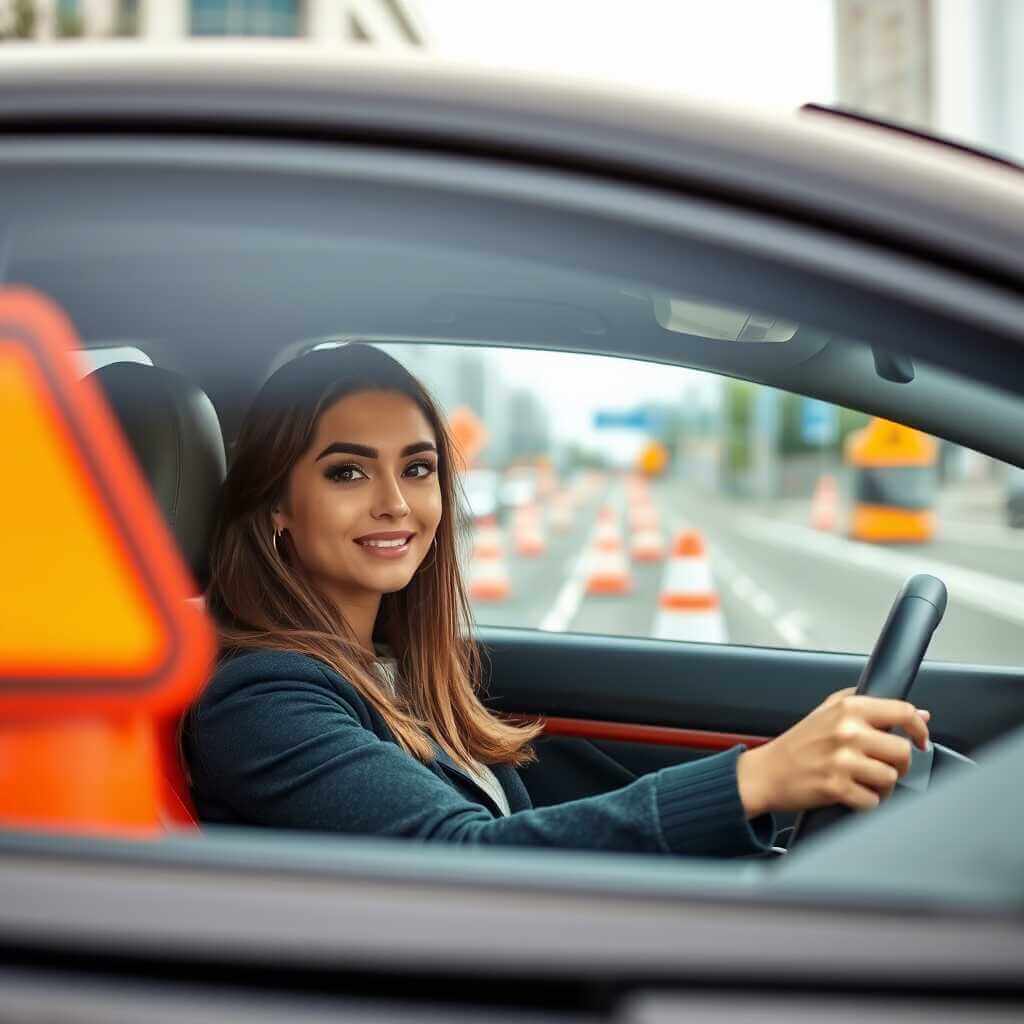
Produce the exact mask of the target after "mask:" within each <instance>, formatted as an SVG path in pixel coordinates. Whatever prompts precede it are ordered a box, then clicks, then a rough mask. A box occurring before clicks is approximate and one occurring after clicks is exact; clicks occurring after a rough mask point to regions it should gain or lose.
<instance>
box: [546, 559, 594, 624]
mask: <svg viewBox="0 0 1024 1024" xmlns="http://www.w3.org/2000/svg"><path fill="white" fill-rule="evenodd" d="M582 561H583V560H582V559H581V560H580V562H581V564H582ZM583 589H584V588H583V573H582V572H581V571H579V567H577V569H576V570H574V571H573V574H572V575H571V576H570V577H569V578H568V579H567V580H566V581H565V583H563V584H562V589H561V590H559V592H558V597H556V598H555V603H554V604H553V605H552V606H551V610H550V611H549V612H548V613H547V615H545V616H544V618H543V619H542V620H541V623H540V626H539V627H538V629H542V630H544V631H545V632H546V633H564V632H565V631H566V630H567V629H568V628H569V623H570V622H572V620H573V619H574V618H575V616H576V612H577V611H579V607H580V602H581V601H582V600H583Z"/></svg>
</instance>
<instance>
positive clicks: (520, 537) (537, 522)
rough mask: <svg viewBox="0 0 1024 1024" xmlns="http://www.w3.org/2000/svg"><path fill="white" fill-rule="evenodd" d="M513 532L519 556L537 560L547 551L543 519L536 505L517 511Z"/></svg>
mask: <svg viewBox="0 0 1024 1024" xmlns="http://www.w3.org/2000/svg"><path fill="white" fill-rule="evenodd" d="M512 532H513V535H514V537H515V546H516V554H517V555H523V556H524V557H526V558H536V557H537V556H538V555H543V554H544V551H545V550H546V549H547V541H546V540H545V538H544V525H543V518H542V516H541V512H540V509H539V508H537V506H536V505H526V506H524V507H523V508H521V509H517V510H516V515H515V521H514V523H513V526H512Z"/></svg>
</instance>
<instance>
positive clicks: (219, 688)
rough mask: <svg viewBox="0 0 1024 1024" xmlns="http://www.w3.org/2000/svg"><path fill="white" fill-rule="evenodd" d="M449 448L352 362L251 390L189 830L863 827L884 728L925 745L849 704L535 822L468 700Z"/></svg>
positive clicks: (352, 357)
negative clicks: (827, 814) (802, 821)
mask: <svg viewBox="0 0 1024 1024" xmlns="http://www.w3.org/2000/svg"><path fill="white" fill-rule="evenodd" d="M451 451H452V450H451V441H450V439H449V436H448V434H447V432H446V429H445V426H444V423H443V421H442V419H441V417H440V415H439V414H438V411H437V409H436V407H435V405H434V403H433V402H432V400H431V399H430V397H429V396H428V395H427V393H426V392H425V391H424V389H423V387H422V386H421V385H420V384H419V383H418V382H417V381H416V379H415V378H413V377H412V376H411V375H410V374H409V373H408V372H407V371H406V370H405V369H404V368H403V367H402V366H401V365H400V364H399V363H397V362H396V361H395V360H394V359H392V358H391V357H390V356H388V355H386V354H385V353H383V352H382V351H380V350H379V349H375V348H373V347H371V346H369V345H364V344H350V345H347V346H344V347H341V348H336V349H327V350H321V351H316V352H312V353H310V354H308V355H305V356H302V357H300V358H299V359H297V360H295V361H293V362H291V363H288V364H287V365H285V366H284V367H283V368H282V369H280V370H278V371H277V373H275V374H274V375H273V376H272V377H271V378H270V380H269V381H268V382H267V383H266V385H265V386H264V388H263V390H262V391H261V393H260V395H259V396H258V398H257V400H256V402H255V404H254V405H253V408H252V409H251V410H250V413H249V415H248V417H247V419H246V421H245V424H244V425H243V428H242V431H241V434H240V436H239V439H238V443H237V446H236V448H235V452H234V458H233V462H232V466H231V470H230V472H229V473H228V477H227V481H226V483H225V486H224V493H223V504H222V509H221V516H220V521H219V524H218V527H217V531H216V535H215V538H214V542H213V547H212V552H211V555H212V582H211V585H210V591H209V604H210V608H211V610H212V612H213V614H214V616H215V617H216V619H217V621H218V624H219V628H220V635H221V642H222V647H223V652H224V656H225V657H224V660H222V662H221V664H220V667H219V669H218V671H217V673H216V675H215V676H214V678H213V680H212V681H211V682H210V684H209V686H208V687H207V689H206V691H205V692H204V694H203V696H202V697H201V699H200V701H199V702H198V704H197V705H196V707H195V708H194V709H193V713H192V714H191V716H190V719H189V723H188V728H187V729H186V731H185V736H184V740H185V751H186V756H187V758H188V761H189V766H190V769H191V782H192V787H193V796H194V799H195V804H196V807H197V809H198V811H199V815H200V817H201V818H202V819H203V820H204V821H206V822H218V823H232V824H239V825H265V826H271V827H274V828H302V829H318V830H327V831H336V832H346V833H362V834H370V835H377V836H404V837H410V838H417V839H436V840H447V841H450V842H460V843H493V844H501V845H519V846H553V847H566V848H576V849H596V850H623V851H631V852H651V853H680V854H705V855H723V856H733V855H742V854H749V853H754V852H759V851H761V850H764V849H765V847H766V846H767V845H768V844H769V843H770V842H771V839H772V818H771V815H770V814H769V813H768V812H770V811H773V810H779V811H794V810H803V809H805V808H811V807H816V806H820V805H823V804H832V803H843V804H846V805H847V806H850V807H854V808H869V807H874V806H875V805H876V804H877V803H878V802H879V800H880V799H881V798H883V797H885V796H886V795H888V793H889V792H890V791H891V789H892V787H893V785H894V784H895V782H896V780H897V778H898V776H899V775H901V774H902V773H903V772H905V771H906V770H907V767H908V765H909V759H910V742H909V741H908V740H907V739H904V738H903V737H901V736H897V735H892V734H890V733H888V732H886V731H884V730H886V729H889V728H891V727H893V726H901V727H902V728H903V729H904V730H905V731H906V733H907V734H908V735H909V736H911V737H912V738H913V739H914V740H915V741H916V742H917V743H918V744H919V745H920V746H922V747H923V746H924V745H925V744H926V743H927V738H928V731H927V726H926V724H925V723H926V721H927V717H928V714H927V712H923V711H917V710H916V709H915V708H914V707H913V706H911V705H910V704H906V703H902V702H898V701H887V700H877V699H873V698H867V697H856V696H852V695H851V691H849V690H845V691H841V692H840V693H837V694H833V695H832V696H831V697H829V698H828V699H827V700H826V701H825V702H824V703H823V704H822V705H821V706H819V707H818V708H817V709H815V710H814V711H813V712H811V714H809V715H808V716H807V717H806V718H805V719H803V720H802V721H801V722H799V723H798V724H797V725H795V726H794V727H793V728H792V729H790V730H789V732H787V733H784V734H783V735H782V736H780V737H778V738H777V739H775V740H773V741H772V742H770V743H768V744H766V745H764V746H762V747H759V748H757V749H755V750H744V748H743V747H735V748H734V749H732V750H729V751H726V752H724V753H721V754H717V755H715V756H713V757H707V758H704V759H702V760H699V761H696V762H691V763H688V764H682V765H677V766H673V767H670V768H664V769H662V770H661V771H658V772H655V773H652V774H649V775H646V776H643V777H642V778H640V779H638V780H636V781H635V782H633V783H631V784H629V785H627V786H625V787H623V788H622V789H619V790H616V791H614V792H611V793H606V794H603V795H600V796H594V797H588V798H586V799H582V800H574V801H572V802H570V803H564V804H560V805H557V806H553V807H545V808H540V809H532V808H531V806H530V799H529V797H528V796H527V793H526V790H525V788H524V786H523V784H522V782H521V781H520V779H519V776H518V775H517V773H516V766H517V765H521V764H524V763H525V762H527V761H529V760H530V757H531V753H530V742H531V741H532V740H533V739H534V738H535V737H536V736H537V734H538V732H539V726H537V725H536V724H528V725H524V724H521V723H514V722H510V721H506V720H504V719H502V718H501V717H499V716H498V715H496V714H494V713H493V712H491V711H489V710H488V709H487V708H486V707H485V706H484V705H483V704H482V703H481V700H480V698H479V696H478V692H477V686H478V678H479V660H478V654H477V650H476V647H475V646H474V643H473V641H472V637H471V629H470V609H469V605H468V602H467V599H466V593H465V589H464V587H463V583H462V580H461V578H460V574H459V568H458V566H457V563H456V534H455V520H456V516H455V511H456V504H455V480H454V475H453V469H452V453H451ZM385 648H387V649H390V653H391V654H392V655H393V658H384V657H382V656H381V654H382V653H387V651H386V650H385Z"/></svg>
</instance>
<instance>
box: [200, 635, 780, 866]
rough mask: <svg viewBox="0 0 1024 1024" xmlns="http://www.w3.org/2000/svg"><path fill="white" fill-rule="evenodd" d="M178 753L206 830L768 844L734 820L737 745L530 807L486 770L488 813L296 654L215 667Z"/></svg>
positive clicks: (753, 828)
mask: <svg viewBox="0 0 1024 1024" xmlns="http://www.w3.org/2000/svg"><path fill="white" fill-rule="evenodd" d="M184 748H185V755H186V759H187V760H188V763H189V768H190V771H191V786H192V797H193V800H194V801H195V805H196V808H197V810H198V812H199V817H200V819H201V820H202V821H204V822H207V823H210V824H214V823H217V824H236V825H250V826H251V825H258V826H259V825H261V826H268V827H271V828H301V829H313V830H320V831H330V832H345V833H350V834H362V835H375V836H396V837H405V838H414V839H427V840H443V841H448V842H456V843H490V844H498V845H508V846H548V847H562V848H573V849H587V850H621V851H626V852H634V853H642V852H647V853H683V854H703V855H722V856H738V855H744V854H751V853H759V852H764V850H765V849H766V848H767V845H768V844H770V842H771V839H772V832H773V822H772V820H771V816H770V815H765V816H764V817H762V818H759V819H756V820H755V821H754V822H749V823H748V821H747V819H746V815H745V814H744V811H743V805H742V803H741V801H740V797H739V792H738V790H737V784H736V759H737V758H738V757H739V755H740V753H742V750H743V748H742V747H735V748H733V749H732V750H729V751H726V752H724V753H722V754H717V755H715V756H713V757H708V758H703V759H702V760H700V761H694V762H691V763H689V764H683V765H677V766H673V767H671V768H664V769H662V770H661V771H659V772H655V773H652V774H650V775H645V776H643V777H642V778H640V779H637V780H636V781H635V782H633V783H630V784H629V785H628V786H625V787H623V788H622V789H618V790H616V791H614V792H612V793H605V794H602V795H600V796H594V797H588V798H586V799H583V800H574V801H571V802H569V803H564V804H559V805H557V806H554V807H544V808H538V809H533V808H532V807H531V805H530V798H529V796H528V795H527V792H526V789H525V787H524V786H523V784H522V782H521V780H520V778H519V775H518V773H517V772H516V770H515V769H514V768H512V767H510V766H508V765H492V766H491V768H492V770H493V772H494V774H495V775H496V776H497V778H498V781H499V782H500V783H501V785H502V788H503V789H504V790H505V793H506V795H507V796H508V801H509V806H510V808H511V810H512V812H513V813H512V814H511V815H509V816H507V817H502V816H501V815H500V814H499V812H498V809H497V807H495V806H494V804H493V802H492V801H491V799H490V798H489V797H488V796H487V794H486V793H485V792H484V791H483V790H481V789H480V788H479V787H478V786H477V785H476V783H475V782H474V781H473V780H472V778H470V776H469V775H467V774H466V773H465V772H464V771H463V770H462V769H460V768H459V767H458V766H457V765H456V764H455V763H454V762H453V761H452V760H451V758H450V757H448V755H447V754H445V753H444V752H443V751H441V750H440V749H438V750H437V755H436V757H435V759H434V761H433V762H432V763H430V764H429V765H426V764H422V763H421V762H420V761H418V760H416V759H415V758H414V757H411V756H410V755H409V754H407V753H405V751H404V750H402V748H401V747H400V746H399V745H398V744H397V742H396V741H395V738H394V736H393V734H392V733H391V731H390V730H389V729H388V727H387V725H386V724H385V722H384V721H383V719H382V718H381V717H380V716H379V715H378V714H377V712H376V711H374V709H373V708H372V707H371V706H370V705H369V704H368V703H367V702H366V701H364V700H363V699H362V698H361V697H360V695H359V693H358V691H357V690H356V688H355V687H354V686H352V684H351V683H349V682H348V681H347V680H345V679H343V678H342V677H341V676H339V675H338V674H337V673H336V672H334V671H332V670H331V669H330V668H328V667H327V665H325V664H323V663H322V662H320V661H319V660H317V659H315V658H310V657H307V656H305V655H302V654H293V653H281V652H276V651H259V652H250V653H246V654H241V655H239V656H237V657H234V658H231V659H230V660H228V661H226V662H224V663H223V664H222V665H221V667H220V668H219V670H218V671H217V673H216V675H215V676H214V678H213V680H212V681H211V682H210V684H209V686H208V687H207V689H206V691H205V692H204V694H203V696H202V697H201V699H200V700H199V703H198V705H197V706H196V708H195V712H194V715H193V716H191V719H190V722H189V725H188V727H187V728H186V730H185V733H184Z"/></svg>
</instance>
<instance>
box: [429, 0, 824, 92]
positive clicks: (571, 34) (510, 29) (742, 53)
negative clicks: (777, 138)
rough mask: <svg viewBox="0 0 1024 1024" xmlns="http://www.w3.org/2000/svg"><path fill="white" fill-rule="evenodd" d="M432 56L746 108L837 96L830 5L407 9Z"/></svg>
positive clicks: (439, 4) (525, 0) (448, 0)
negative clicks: (412, 11)
mask: <svg viewBox="0 0 1024 1024" xmlns="http://www.w3.org/2000/svg"><path fill="white" fill-rule="evenodd" d="M409 2H410V3H411V4H412V5H413V7H414V9H415V10H416V11H417V12H418V14H419V18H420V20H421V22H422V23H423V25H424V27H425V29H426V33H427V36H428V46H429V48H430V49H431V50H432V51H433V52H434V53H436V54H438V55H439V56H444V57H451V58H456V59H460V60H470V61H474V62H480V63H484V64H488V65H493V66H500V67H513V68H519V69H525V70H535V71H538V72H543V73H546V74H553V75H559V76H566V77H570V78H597V79H601V80H603V81H605V82H608V83H613V84H616V85H621V86H623V87H628V88H631V89H642V90H652V91H655V92H658V93H662V94H666V95H668V94H671V95H678V96H687V97H691V98H701V99H707V100H713V101H720V102H726V103H741V104H744V105H750V106H759V107H760V106H766V107H794V106H798V105H799V104H801V103H804V102H806V101H808V100H815V101H817V102H826V103H827V102H831V101H832V100H833V99H834V95H835V86H834V58H833V38H832V32H833V21H832V0H713V2H708V0H629V2H627V3H613V2H610V0H589V2H586V0H514V2H513V0H409Z"/></svg>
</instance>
